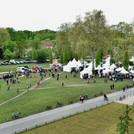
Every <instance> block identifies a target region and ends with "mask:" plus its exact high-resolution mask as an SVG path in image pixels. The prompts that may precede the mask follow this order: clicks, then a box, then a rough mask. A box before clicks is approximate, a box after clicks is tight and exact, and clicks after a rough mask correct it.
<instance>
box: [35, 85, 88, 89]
mask: <svg viewBox="0 0 134 134" xmlns="http://www.w3.org/2000/svg"><path fill="white" fill-rule="evenodd" d="M80 86H81V87H82V86H88V85H87V84H72V85H66V86H64V87H80ZM60 87H61V86H60ZM49 88H58V87H42V88H35V89H33V90H40V89H42V90H44V89H49Z"/></svg>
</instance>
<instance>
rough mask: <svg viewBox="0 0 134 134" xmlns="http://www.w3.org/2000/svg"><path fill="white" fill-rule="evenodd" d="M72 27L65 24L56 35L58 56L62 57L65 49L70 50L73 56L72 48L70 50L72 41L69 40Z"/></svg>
mask: <svg viewBox="0 0 134 134" xmlns="http://www.w3.org/2000/svg"><path fill="white" fill-rule="evenodd" d="M70 27H71V24H68V23H64V24H62V25H61V26H60V28H59V29H60V30H59V31H58V32H57V33H56V49H57V54H59V55H61V51H64V48H67V49H68V50H70V53H69V54H70V55H71V48H70V45H71V44H70V41H69V38H68V32H69V29H70Z"/></svg>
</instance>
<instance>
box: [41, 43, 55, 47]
mask: <svg viewBox="0 0 134 134" xmlns="http://www.w3.org/2000/svg"><path fill="white" fill-rule="evenodd" d="M42 46H46V47H53V46H54V44H53V43H52V42H43V43H42V44H40V47H42Z"/></svg>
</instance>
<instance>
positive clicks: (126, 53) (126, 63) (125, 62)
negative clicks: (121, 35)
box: [123, 50, 129, 70]
mask: <svg viewBox="0 0 134 134" xmlns="http://www.w3.org/2000/svg"><path fill="white" fill-rule="evenodd" d="M123 65H124V67H125V69H126V70H128V66H129V55H128V51H127V50H126V51H125V52H124V62H123Z"/></svg>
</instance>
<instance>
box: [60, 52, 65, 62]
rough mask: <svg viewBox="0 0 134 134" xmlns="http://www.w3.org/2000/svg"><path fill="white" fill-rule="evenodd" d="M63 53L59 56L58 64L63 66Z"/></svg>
mask: <svg viewBox="0 0 134 134" xmlns="http://www.w3.org/2000/svg"><path fill="white" fill-rule="evenodd" d="M63 61H64V60H63V51H61V54H60V62H61V63H62V64H63Z"/></svg>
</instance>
